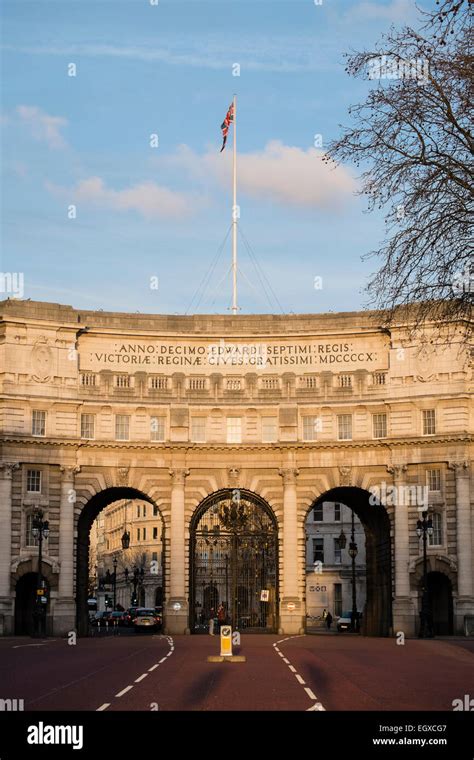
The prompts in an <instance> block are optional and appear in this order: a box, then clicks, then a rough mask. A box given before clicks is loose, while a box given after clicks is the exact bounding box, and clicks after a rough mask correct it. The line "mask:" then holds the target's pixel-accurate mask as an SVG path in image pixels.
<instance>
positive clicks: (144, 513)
mask: <svg viewBox="0 0 474 760" xmlns="http://www.w3.org/2000/svg"><path fill="white" fill-rule="evenodd" d="M142 514H143V517H146V504H144V505H143V512H142Z"/></svg>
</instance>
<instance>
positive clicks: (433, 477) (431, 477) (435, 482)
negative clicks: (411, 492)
mask: <svg viewBox="0 0 474 760" xmlns="http://www.w3.org/2000/svg"><path fill="white" fill-rule="evenodd" d="M426 480H427V485H428V490H429V491H441V470H427V472H426Z"/></svg>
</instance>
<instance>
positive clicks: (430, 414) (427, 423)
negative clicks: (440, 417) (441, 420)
mask: <svg viewBox="0 0 474 760" xmlns="http://www.w3.org/2000/svg"><path fill="white" fill-rule="evenodd" d="M435 433H436V417H435V410H434V409H423V435H434V434H435Z"/></svg>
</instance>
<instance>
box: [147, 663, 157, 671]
mask: <svg viewBox="0 0 474 760" xmlns="http://www.w3.org/2000/svg"><path fill="white" fill-rule="evenodd" d="M159 666H160V663H159V662H157V663H156V665H152V666H151V668H148V670H149V672H150V673H151V672H152V671H153V670H155V669H156V668H158V667H159Z"/></svg>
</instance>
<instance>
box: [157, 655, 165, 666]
mask: <svg viewBox="0 0 474 760" xmlns="http://www.w3.org/2000/svg"><path fill="white" fill-rule="evenodd" d="M165 660H166V657H162V658H161V660H160V661H159V663H158V665H161V663H162V662H164V661H165Z"/></svg>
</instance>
